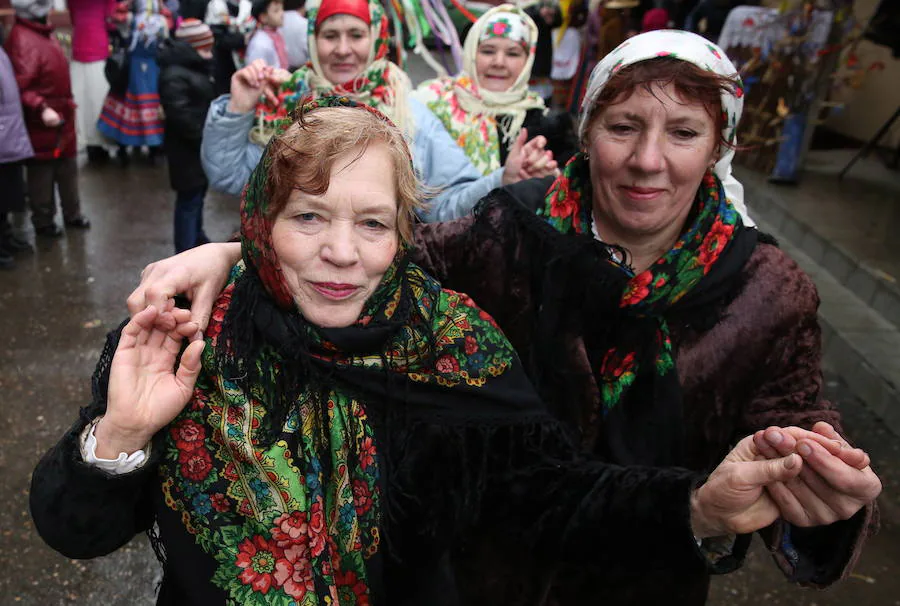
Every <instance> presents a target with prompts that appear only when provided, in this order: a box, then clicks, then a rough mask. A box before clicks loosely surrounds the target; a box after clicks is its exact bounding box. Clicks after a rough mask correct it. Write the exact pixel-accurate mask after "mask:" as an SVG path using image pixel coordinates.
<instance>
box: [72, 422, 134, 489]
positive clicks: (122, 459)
mask: <svg viewBox="0 0 900 606" xmlns="http://www.w3.org/2000/svg"><path fill="white" fill-rule="evenodd" d="M101 418H102V417H101ZM99 420H100V419H96V420H94V422H93V423H91V424H90V425H88V426H87V427H85V428H84V431H83V432H82V433H81V458H82V459H84V462H85V463H87V464H88V465H93V466H94V467H96V468H98V469H102V470H103V471H105V472H107V473H111V474H114V475H120V474H125V473H129V472H131V471H134V470H135V469H138V468H139V467H141V466H142V465H143V464H144V462H145V461H146V460H147V453H146V452H145V451H149V450H150V445H149V444H147V446H146V447H145V449H144V450H136V451H134V452H133V453H131V454H126V453H124V452H120V453H119V456H118V457H116V458H115V459H101V458H99V457H98V456H97V438H96V436H94V428H95V427H96V426H97V421H99Z"/></svg>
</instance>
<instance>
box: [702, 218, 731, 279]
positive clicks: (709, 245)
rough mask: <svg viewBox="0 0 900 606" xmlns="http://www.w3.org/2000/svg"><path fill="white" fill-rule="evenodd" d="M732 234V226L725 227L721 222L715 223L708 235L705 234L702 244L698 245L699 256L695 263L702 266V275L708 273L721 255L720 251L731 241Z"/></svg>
mask: <svg viewBox="0 0 900 606" xmlns="http://www.w3.org/2000/svg"><path fill="white" fill-rule="evenodd" d="M733 232H734V226H733V225H725V224H723V223H722V222H721V221H716V222H715V223H714V224H713V226H712V228H711V229H710V230H709V233H707V234H706V238H704V239H703V244H701V245H700V255H699V257H698V258H697V262H698V263H699V264H700V265H701V266H703V273H704V274H707V273H709V270H710V269H711V268H712V265H713V263H715V262H716V259H718V258H719V255H721V254H722V251H723V250H724V249H725V246H726V245H727V244H728V241H729V240H730V239H731V234H732V233H733Z"/></svg>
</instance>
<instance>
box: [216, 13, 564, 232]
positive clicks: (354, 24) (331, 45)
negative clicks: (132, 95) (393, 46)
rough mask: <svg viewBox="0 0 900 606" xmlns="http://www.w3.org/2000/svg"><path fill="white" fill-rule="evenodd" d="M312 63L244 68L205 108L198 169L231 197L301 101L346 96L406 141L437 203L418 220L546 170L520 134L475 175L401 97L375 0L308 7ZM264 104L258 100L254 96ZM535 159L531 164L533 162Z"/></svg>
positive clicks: (446, 216)
mask: <svg viewBox="0 0 900 606" xmlns="http://www.w3.org/2000/svg"><path fill="white" fill-rule="evenodd" d="M307 10H308V15H309V28H310V30H309V38H308V42H309V57H310V62H309V63H308V64H307V65H305V66H303V67H301V68H300V69H298V70H297V71H296V72H294V73H293V74H288V73H287V72H285V71H282V70H272V69H271V68H269V67H266V66H265V65H263V64H261V63H260V64H255V63H254V64H251V65H249V66H247V67H246V68H244V69H242V70H240V71H239V72H237V73H236V74H235V76H234V77H233V78H232V81H231V95H230V96H225V97H222V98H220V99H218V100H216V101H215V102H213V104H212V105H211V106H210V111H209V114H208V117H207V123H206V127H205V129H204V133H203V148H202V157H203V165H204V169H205V171H206V174H207V176H208V177H209V181H210V184H211V186H212V187H213V188H215V189H221V190H224V191H227V192H230V193H233V194H238V193H240V191H241V190H242V189H243V187H244V185H245V184H246V183H247V178H248V177H249V175H250V172H251V171H252V170H253V167H254V166H256V163H257V162H258V161H259V158H260V155H261V154H262V146H263V145H265V142H266V141H268V140H269V138H271V137H272V135H273V134H274V133H276V132H278V131H279V130H280V129H282V128H284V127H285V126H286V125H287V124H289V123H290V118H289V116H290V114H291V111H292V110H293V109H294V108H295V107H297V105H298V103H299V102H300V101H301V100H302V99H303V98H304V97H306V96H307V95H312V96H315V97H320V96H328V95H347V96H349V97H351V98H353V99H355V100H357V101H359V102H362V103H366V104H368V105H370V106H372V107H375V108H376V109H378V110H379V111H382V112H384V114H385V115H386V116H388V117H390V118H391V119H392V120H393V121H394V122H395V123H396V124H397V125H398V126H399V127H400V128H401V129H402V130H403V131H404V133H405V134H406V136H407V137H408V138H409V139H410V140H411V141H412V149H413V162H414V164H415V168H416V172H417V173H418V174H419V175H420V177H421V178H422V180H423V181H424V182H425V185H426V186H428V187H429V188H430V189H432V190H433V191H434V192H436V193H435V196H434V198H433V200H432V203H431V204H430V205H429V207H428V208H427V209H422V210H420V211H419V217H420V218H421V219H423V220H425V221H442V220H450V219H455V218H458V217H462V216H465V215H466V214H468V213H469V212H471V210H472V208H473V207H474V206H475V203H476V202H477V201H478V200H479V199H480V198H481V197H482V196H485V195H486V194H487V193H488V192H489V191H491V190H492V189H494V188H496V187H499V186H500V185H504V184H510V183H515V182H516V181H518V180H520V179H522V178H530V177H540V176H546V175H549V174H552V173H553V167H547V166H543V165H541V164H540V163H537V162H535V161H536V160H539V159H540V158H541V157H542V156H543V153H544V152H543V146H544V144H545V141H544V139H543V138H542V137H538V138H536V139H533V140H532V141H529V142H527V143H526V142H525V139H524V137H520V138H519V139H518V140H517V141H516V142H515V143H514V145H513V147H512V149H511V150H510V153H509V157H508V158H507V161H506V163H505V164H504V165H503V166H502V167H501V166H498V167H497V168H496V170H493V171H492V172H490V173H489V174H483V173H482V172H480V171H479V170H477V169H476V168H475V167H474V166H472V164H471V163H470V162H469V160H468V159H467V158H466V156H465V154H464V153H463V152H462V150H460V149H459V148H458V147H457V146H456V144H455V143H454V142H453V140H452V139H451V138H450V136H448V134H447V131H446V130H445V129H444V127H443V126H442V125H441V123H440V122H439V121H438V120H437V119H436V118H435V117H434V115H433V114H432V113H431V112H430V111H428V109H427V108H426V107H425V106H424V105H423V104H422V103H421V102H419V101H416V100H414V99H411V98H410V96H409V92H410V88H411V84H410V80H409V76H407V75H406V73H405V72H404V71H403V70H402V69H401V68H400V67H399V66H397V65H396V64H394V63H392V62H391V61H390V60H389V58H388V49H389V31H388V20H387V17H386V16H385V13H384V9H383V8H382V6H381V4H380V3H379V2H378V0H368V1H367V0H323V1H322V3H321V4H317V3H312V4H310V5H307ZM261 95H263V96H265V97H266V101H265V102H264V103H261V104H260V103H259V99H260V96H261ZM532 160H535V161H532Z"/></svg>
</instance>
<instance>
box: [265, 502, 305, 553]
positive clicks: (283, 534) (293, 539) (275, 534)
mask: <svg viewBox="0 0 900 606" xmlns="http://www.w3.org/2000/svg"><path fill="white" fill-rule="evenodd" d="M274 526H275V527H274V528H272V540H273V541H275V543H276V544H277V545H278V546H279V547H281V548H286V547H290V546H291V545H297V544H301V543H306V542H307V533H308V523H307V521H306V512H305V511H292V512H291V513H284V514H281V515H280V516H279V517H278V518H276V519H275V522H274Z"/></svg>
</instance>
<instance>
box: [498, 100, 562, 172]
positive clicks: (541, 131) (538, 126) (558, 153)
mask: <svg viewBox="0 0 900 606" xmlns="http://www.w3.org/2000/svg"><path fill="white" fill-rule="evenodd" d="M522 126H523V127H524V128H527V129H528V139H529V140H531V139H534V138H535V137H537V136H538V135H542V136H544V137H546V139H547V149H549V150H550V151H552V152H553V159H554V160H556V162H557V163H558V164H559V166H560V167H562V166H564V165H565V163H566V162H568V161H569V159H570V158H571V157H572V156H574V155H575V153H576V152H577V151H578V136H577V135H576V134H575V124H574V123H573V121H572V115H571V114H570V113H568V112H564V111H559V110H550V111H548V112H547V114H546V115H545V114H544V112H543V110H540V109H529V110H528V111H527V112H526V113H525V122H524V123H523V124H522ZM497 128H498V131H497V136H498V137H500V141H503V136H502V135H501V134H500V131H499V128H500V125H499V124H498V125H497ZM508 156H509V149H507V147H506V146H505V145H500V164H503V165H505V164H506V158H507V157H508Z"/></svg>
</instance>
